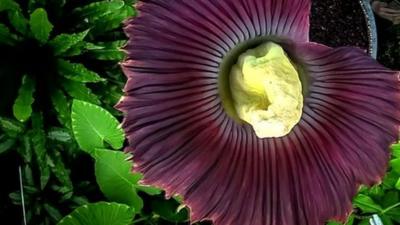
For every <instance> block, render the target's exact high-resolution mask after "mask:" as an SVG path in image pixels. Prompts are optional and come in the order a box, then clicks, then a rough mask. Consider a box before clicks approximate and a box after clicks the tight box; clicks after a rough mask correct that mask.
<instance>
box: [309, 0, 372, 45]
mask: <svg viewBox="0 0 400 225" xmlns="http://www.w3.org/2000/svg"><path fill="white" fill-rule="evenodd" d="M310 23H311V28H310V40H311V41H313V42H318V43H322V44H325V45H328V46H330V47H339V46H357V47H359V48H362V49H364V50H368V48H369V47H368V46H369V41H368V28H367V23H366V20H365V15H364V12H363V10H362V8H361V4H360V3H359V1H358V0H313V3H312V9H311V21H310Z"/></svg>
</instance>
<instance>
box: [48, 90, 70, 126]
mask: <svg viewBox="0 0 400 225" xmlns="http://www.w3.org/2000/svg"><path fill="white" fill-rule="evenodd" d="M51 102H52V103H53V107H54V109H55V110H56V111H57V119H58V121H59V122H60V123H61V124H62V125H64V126H65V127H67V128H71V117H70V115H71V111H70V104H69V101H68V100H67V97H66V96H65V94H64V92H63V91H62V90H60V89H55V90H54V91H53V92H52V93H51Z"/></svg>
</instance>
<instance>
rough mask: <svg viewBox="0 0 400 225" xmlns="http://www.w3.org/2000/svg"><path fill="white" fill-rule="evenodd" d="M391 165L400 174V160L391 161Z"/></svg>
mask: <svg viewBox="0 0 400 225" xmlns="http://www.w3.org/2000/svg"><path fill="white" fill-rule="evenodd" d="M390 165H391V166H392V168H393V170H394V171H396V172H397V173H400V158H399V159H393V160H391V161H390Z"/></svg>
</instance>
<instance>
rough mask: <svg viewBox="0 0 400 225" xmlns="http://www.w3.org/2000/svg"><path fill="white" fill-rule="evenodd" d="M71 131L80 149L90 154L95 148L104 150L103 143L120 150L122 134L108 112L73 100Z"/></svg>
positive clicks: (122, 139)
mask: <svg viewBox="0 0 400 225" xmlns="http://www.w3.org/2000/svg"><path fill="white" fill-rule="evenodd" d="M71 118H72V130H73V132H74V136H75V139H76V141H77V142H78V144H79V146H80V147H81V149H83V150H84V151H86V152H88V153H92V152H93V151H94V149H95V148H104V147H106V146H105V145H104V142H106V143H108V144H109V145H111V147H112V148H114V149H120V148H121V147H122V144H123V142H124V133H123V131H122V129H121V127H120V125H119V123H118V120H117V119H115V118H114V117H113V116H112V115H111V114H110V113H109V112H107V111H106V110H104V109H103V108H101V107H99V106H96V105H93V104H91V103H88V102H84V101H80V100H74V101H73V103H72V114H71Z"/></svg>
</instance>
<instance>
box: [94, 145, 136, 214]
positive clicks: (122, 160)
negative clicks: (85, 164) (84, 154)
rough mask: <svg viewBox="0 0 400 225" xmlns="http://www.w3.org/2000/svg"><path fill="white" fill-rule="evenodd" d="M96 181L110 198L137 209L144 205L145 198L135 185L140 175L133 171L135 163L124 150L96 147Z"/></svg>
mask: <svg viewBox="0 0 400 225" xmlns="http://www.w3.org/2000/svg"><path fill="white" fill-rule="evenodd" d="M93 157H94V158H95V160H96V163H95V174H96V181H97V184H98V185H99V187H100V190H101V191H102V192H103V194H104V195H105V196H106V197H107V198H108V199H109V200H110V201H114V202H118V203H124V204H127V205H130V206H133V207H134V208H135V209H136V210H137V211H140V210H141V209H142V207H143V200H142V199H141V198H140V197H139V195H138V194H137V191H136V188H135V186H136V185H137V182H138V177H137V176H135V174H133V173H132V172H131V170H132V167H133V164H132V162H131V161H128V158H129V155H127V154H125V153H124V152H119V151H112V150H106V149H96V150H95V152H94V154H93Z"/></svg>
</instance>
